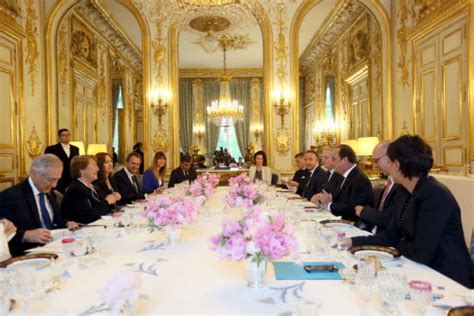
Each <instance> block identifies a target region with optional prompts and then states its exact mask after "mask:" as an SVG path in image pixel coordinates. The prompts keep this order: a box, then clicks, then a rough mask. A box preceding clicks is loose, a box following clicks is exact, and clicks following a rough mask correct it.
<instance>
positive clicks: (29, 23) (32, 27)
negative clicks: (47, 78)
mask: <svg viewBox="0 0 474 316" xmlns="http://www.w3.org/2000/svg"><path fill="white" fill-rule="evenodd" d="M37 21H38V15H37V13H36V9H35V7H34V2H33V0H27V2H26V21H25V31H26V64H27V72H28V75H30V85H31V95H32V96H34V95H35V83H36V74H37V73H38V59H39V51H38V42H37V41H36V36H37V35H38V26H37Z"/></svg>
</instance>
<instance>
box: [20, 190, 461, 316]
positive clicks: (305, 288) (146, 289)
mask: <svg viewBox="0 0 474 316" xmlns="http://www.w3.org/2000/svg"><path fill="white" fill-rule="evenodd" d="M226 191H227V188H224V187H221V188H218V189H217V192H216V194H215V195H214V196H213V197H212V198H211V199H210V200H209V201H208V205H209V210H210V215H209V214H208V215H206V214H200V215H199V216H198V218H197V220H196V222H195V223H192V224H190V225H189V226H187V227H186V228H183V229H182V231H181V238H180V240H179V241H178V243H177V244H176V245H174V246H172V247H168V246H167V245H166V234H165V233H164V232H162V231H157V232H153V233H149V232H148V231H147V230H146V229H145V228H142V229H140V230H137V229H132V230H129V232H126V231H125V229H124V228H121V230H122V231H119V230H118V229H117V228H113V227H108V228H107V229H104V231H105V234H106V237H105V241H104V243H103V246H102V247H101V252H100V254H101V260H100V261H98V262H95V263H90V264H86V265H85V264H84V262H87V261H84V260H85V258H82V259H81V258H73V257H69V256H66V255H64V254H61V255H60V257H59V258H58V260H57V263H56V265H59V266H62V267H63V268H64V269H65V273H64V275H63V276H64V277H63V279H62V281H61V285H60V290H59V291H57V292H52V293H45V291H44V289H42V287H41V285H40V284H38V285H37V287H36V293H35V294H34V296H33V298H32V300H31V302H30V306H29V308H28V314H35V315H38V314H43V315H91V314H98V315H106V314H110V311H104V305H103V304H102V301H101V294H100V292H101V290H102V289H103V288H104V286H105V285H106V284H107V282H109V281H110V280H111V279H113V278H114V277H115V276H116V275H118V274H119V273H120V272H121V271H123V270H124V269H128V270H132V271H136V272H138V273H139V275H140V276H141V279H142V286H141V290H140V293H141V298H140V299H139V300H138V301H137V304H136V314H137V315H155V314H203V315H204V314H205V315H209V314H252V315H257V314H271V315H291V314H292V313H294V312H295V311H296V310H297V309H298V306H299V304H301V301H302V300H305V301H310V302H315V303H316V304H319V305H320V308H319V314H320V315H361V314H363V315H369V314H373V315H380V314H384V312H386V307H385V306H383V304H382V303H383V301H382V298H381V296H380V294H379V293H378V290H377V289H375V290H374V292H373V294H372V296H371V298H370V300H369V302H368V305H364V301H363V298H362V295H361V293H360V292H359V290H358V288H357V286H355V285H353V284H352V285H351V284H347V283H346V282H344V281H328V280H322V281H307V280H306V281H278V280H276V279H275V276H274V271H273V266H272V264H269V265H268V270H267V277H266V281H267V282H266V286H265V287H263V288H259V289H254V288H249V287H247V285H246V269H245V262H244V261H242V262H233V261H221V260H219V259H218V258H217V255H216V253H214V252H212V251H211V250H210V249H209V237H210V236H211V235H213V234H217V233H219V232H220V229H221V223H222V220H223V219H224V218H227V217H238V216H240V214H238V213H237V212H227V213H224V212H223V209H224V202H223V197H224V195H225V193H226ZM328 216H329V215H328ZM98 223H101V224H110V225H111V222H108V221H104V220H100V221H99V222H98ZM309 224H311V222H308V221H303V222H301V224H300V225H299V227H298V239H299V241H300V251H302V252H303V253H306V243H307V242H306V241H305V238H306V237H305V236H306V233H305V231H306V229H305V225H309ZM118 232H119V233H118ZM346 233H347V235H348V236H355V235H361V234H364V232H362V231H360V230H358V229H356V228H354V229H352V230H349V231H347V232H346ZM55 235H56V236H58V234H57V233H56V234H55ZM63 235H64V234H63ZM59 236H61V234H59ZM59 246H60V238H57V240H54V241H53V242H52V243H51V244H49V245H46V246H45V247H43V248H44V249H42V250H41V251H47V250H48V248H49V249H50V250H51V249H55V248H56V249H57V248H58V247H59ZM333 254H335V255H336V256H340V255H341V253H340V252H339V253H337V252H336V253H333ZM342 255H347V256H349V258H350V259H353V258H351V257H352V255H350V254H348V253H347V252H346V253H345V254H342ZM285 259H286V260H285ZM285 259H284V260H282V261H291V258H285ZM303 259H304V260H305V261H331V260H333V259H334V258H326V259H324V258H314V257H311V255H308V254H304V257H303ZM353 260H355V259H353ZM397 260H398V263H397V265H396V266H394V267H390V268H388V269H392V270H393V271H396V272H402V273H404V274H406V276H407V280H408V281H410V280H414V279H416V280H425V281H429V282H430V283H431V284H432V285H433V293H437V294H440V295H444V296H447V295H448V294H450V293H457V292H463V291H464V292H466V291H467V289H466V288H464V287H463V286H461V285H460V284H458V283H456V282H454V281H452V280H450V279H449V278H446V277H444V276H443V275H441V274H439V273H438V272H436V271H434V270H432V269H430V268H428V267H427V266H424V265H421V264H417V263H415V262H413V261H411V260H409V259H407V258H403V257H402V258H399V259H397ZM453 269H455V267H453ZM47 270H48V269H47V268H46V269H44V270H39V271H38V272H37V273H38V278H37V282H38V283H39V282H40V280H41V278H42V277H44V276H42V274H44V273H47ZM399 310H400V312H401V315H417V314H418V312H417V309H416V306H415V305H414V304H413V303H412V302H411V301H409V300H404V301H402V303H401V304H400V305H399ZM19 314H21V309H20V308H15V309H14V310H13V311H12V315H19ZM445 314H446V308H439V307H433V306H429V307H428V309H427V310H426V315H445Z"/></svg>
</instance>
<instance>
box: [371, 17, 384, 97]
mask: <svg viewBox="0 0 474 316" xmlns="http://www.w3.org/2000/svg"><path fill="white" fill-rule="evenodd" d="M374 26H375V25H374ZM372 34H373V37H372V45H371V55H372V59H373V62H374V65H375V93H376V95H377V97H379V98H380V101H381V102H382V37H381V36H380V30H379V29H378V28H377V27H373V28H372Z"/></svg>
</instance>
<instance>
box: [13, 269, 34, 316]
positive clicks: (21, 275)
mask: <svg viewBox="0 0 474 316" xmlns="http://www.w3.org/2000/svg"><path fill="white" fill-rule="evenodd" d="M35 291H36V271H35V269H34V268H29V267H28V268H27V267H22V268H18V269H17V279H16V297H15V299H17V300H18V301H19V302H20V303H21V307H22V309H23V312H25V313H26V312H27V311H28V306H29V303H30V300H31V298H32V297H33V295H34V293H35Z"/></svg>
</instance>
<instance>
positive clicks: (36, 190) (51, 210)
mask: <svg viewBox="0 0 474 316" xmlns="http://www.w3.org/2000/svg"><path fill="white" fill-rule="evenodd" d="M28 183H29V184H30V187H31V189H32V190H33V195H34V196H35V202H36V209H37V211H38V215H39V218H40V220H41V226H43V227H45V226H44V220H43V215H42V214H41V206H40V197H39V195H40V193H41V192H40V191H39V190H38V189H37V188H36V186H35V185H34V183H33V180H31V177H29V178H28ZM44 204H45V205H46V210H48V213H49V217H50V218H51V223H53V222H54V212H53V208H52V206H51V204H50V203H49V199H48V197H47V196H46V194H45V197H44Z"/></svg>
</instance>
